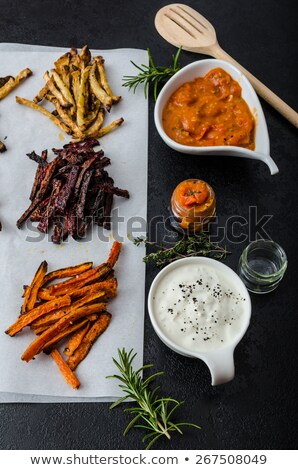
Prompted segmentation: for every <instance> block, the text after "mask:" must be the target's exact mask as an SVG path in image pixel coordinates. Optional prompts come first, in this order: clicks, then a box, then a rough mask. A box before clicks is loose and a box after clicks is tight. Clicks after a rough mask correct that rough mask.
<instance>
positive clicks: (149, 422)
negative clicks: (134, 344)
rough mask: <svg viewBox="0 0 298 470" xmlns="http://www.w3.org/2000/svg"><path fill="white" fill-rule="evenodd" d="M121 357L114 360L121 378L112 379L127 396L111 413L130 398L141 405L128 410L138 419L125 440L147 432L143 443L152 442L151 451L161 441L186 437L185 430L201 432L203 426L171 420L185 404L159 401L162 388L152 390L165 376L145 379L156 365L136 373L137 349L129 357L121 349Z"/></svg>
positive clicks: (133, 420) (144, 367)
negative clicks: (134, 430)
mask: <svg viewBox="0 0 298 470" xmlns="http://www.w3.org/2000/svg"><path fill="white" fill-rule="evenodd" d="M118 355H119V361H116V359H114V358H113V362H114V364H115V365H116V366H117V367H118V369H119V371H120V373H121V375H112V376H109V377H108V378H115V379H118V380H119V381H120V382H121V384H120V385H119V387H120V388H122V390H123V391H124V392H125V394H126V395H125V396H123V397H121V398H120V399H119V400H117V401H115V402H114V403H113V404H112V405H111V406H110V409H112V408H115V406H117V405H119V404H120V403H122V402H123V401H124V400H125V399H126V398H132V399H133V400H135V401H136V402H137V404H136V405H135V406H132V407H129V408H126V410H125V411H127V412H129V413H131V414H132V415H134V417H133V419H132V420H131V421H130V423H129V424H128V425H127V427H126V429H125V430H124V433H123V435H124V436H125V435H126V434H127V433H128V431H129V430H130V429H132V428H140V429H144V430H146V431H147V433H146V434H145V436H144V437H143V439H142V442H146V441H148V440H149V443H148V444H147V447H146V449H150V448H151V447H152V445H153V444H154V443H155V442H156V441H157V439H159V438H160V437H163V436H165V437H167V438H168V439H171V433H172V432H174V431H177V432H179V433H180V434H183V432H182V430H181V429H180V428H181V426H192V427H195V428H197V429H201V428H200V426H197V425H196V424H193V423H186V422H185V423H184V422H182V423H174V422H173V421H172V419H171V418H172V414H173V413H174V411H176V410H177V408H179V407H180V406H181V405H182V404H183V402H182V401H178V400H175V399H174V398H159V397H158V395H157V393H156V392H157V390H158V389H159V387H156V388H155V389H153V390H151V389H150V388H149V385H150V384H151V382H152V381H153V380H154V379H155V378H156V377H158V376H159V375H161V374H163V372H156V373H155V374H153V375H151V376H149V377H147V378H146V379H143V378H142V371H144V370H145V369H148V368H150V367H153V364H147V365H145V366H143V367H141V368H140V369H138V370H134V369H133V366H132V363H133V360H134V358H135V357H136V355H137V354H136V353H135V354H133V349H131V350H130V351H129V352H128V353H127V352H126V350H125V349H124V348H123V349H122V350H120V349H118Z"/></svg>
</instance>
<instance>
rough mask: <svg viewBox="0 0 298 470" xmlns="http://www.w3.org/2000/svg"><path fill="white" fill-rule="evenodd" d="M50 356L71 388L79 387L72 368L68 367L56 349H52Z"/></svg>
mask: <svg viewBox="0 0 298 470" xmlns="http://www.w3.org/2000/svg"><path fill="white" fill-rule="evenodd" d="M51 357H52V359H53V360H54V361H55V363H56V364H57V366H58V369H59V370H60V372H61V374H62V375H63V377H64V379H65V381H66V382H67V383H68V384H69V385H70V386H71V387H72V388H75V389H77V388H79V386H80V381H79V380H78V378H77V377H76V375H75V374H74V373H73V372H72V370H71V369H70V368H69V367H68V365H67V364H66V362H65V361H64V359H63V357H62V356H61V354H60V353H59V351H58V350H57V349H53V351H52V352H51Z"/></svg>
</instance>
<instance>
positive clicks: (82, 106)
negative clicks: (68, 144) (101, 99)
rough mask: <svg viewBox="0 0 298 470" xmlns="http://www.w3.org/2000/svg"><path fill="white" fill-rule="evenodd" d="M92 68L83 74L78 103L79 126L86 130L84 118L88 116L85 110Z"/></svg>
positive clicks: (86, 69)
mask: <svg viewBox="0 0 298 470" xmlns="http://www.w3.org/2000/svg"><path fill="white" fill-rule="evenodd" d="M89 72H90V67H89V66H88V67H86V68H85V69H84V70H83V71H82V73H81V81H80V89H79V96H78V101H77V124H78V126H79V127H82V128H84V118H85V114H86V108H85V97H86V87H87V81H88V77H89Z"/></svg>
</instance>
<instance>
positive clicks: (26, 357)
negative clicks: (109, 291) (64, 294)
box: [21, 291, 105, 362]
mask: <svg viewBox="0 0 298 470" xmlns="http://www.w3.org/2000/svg"><path fill="white" fill-rule="evenodd" d="M104 295H105V293H104V292H103V291H100V292H97V293H96V294H91V295H89V296H88V295H86V296H85V297H83V298H82V299H79V300H77V301H76V302H74V304H73V305H72V306H71V308H70V312H69V313H68V314H66V315H64V317H62V318H61V319H60V320H58V321H57V322H56V323H54V324H53V326H50V327H49V328H48V329H47V330H45V331H44V332H43V333H41V335H40V336H38V338H36V339H35V340H34V341H33V342H32V343H31V344H30V345H29V346H28V348H27V349H26V351H25V352H24V353H23V355H22V358H21V359H22V360H23V361H26V362H29V361H30V360H31V359H32V358H33V357H34V356H35V355H36V354H39V353H40V352H41V351H42V350H43V348H44V345H45V344H46V343H47V342H48V341H50V340H51V339H52V338H54V336H56V335H57V334H58V333H59V332H60V331H62V330H64V328H67V327H68V326H69V325H70V324H71V323H73V322H74V321H76V320H78V319H79V318H82V317H84V316H86V315H87V311H88V309H87V308H79V307H81V306H82V305H84V304H88V303H89V302H92V301H93V300H96V299H98V298H100V297H103V296H104ZM88 313H89V312H88Z"/></svg>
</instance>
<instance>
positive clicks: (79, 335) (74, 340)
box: [63, 322, 90, 356]
mask: <svg viewBox="0 0 298 470" xmlns="http://www.w3.org/2000/svg"><path fill="white" fill-rule="evenodd" d="M89 328H90V322H88V323H87V324H86V325H84V326H83V327H81V328H80V329H79V330H78V331H76V332H75V333H74V334H73V335H72V336H71V337H70V338H69V340H68V343H67V345H66V347H65V349H64V351H63V352H64V354H66V355H67V356H71V355H72V354H73V353H74V351H75V350H76V349H77V348H78V347H79V346H80V344H81V342H82V340H83V338H84V336H85V335H86V333H87V331H88V330H89Z"/></svg>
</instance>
